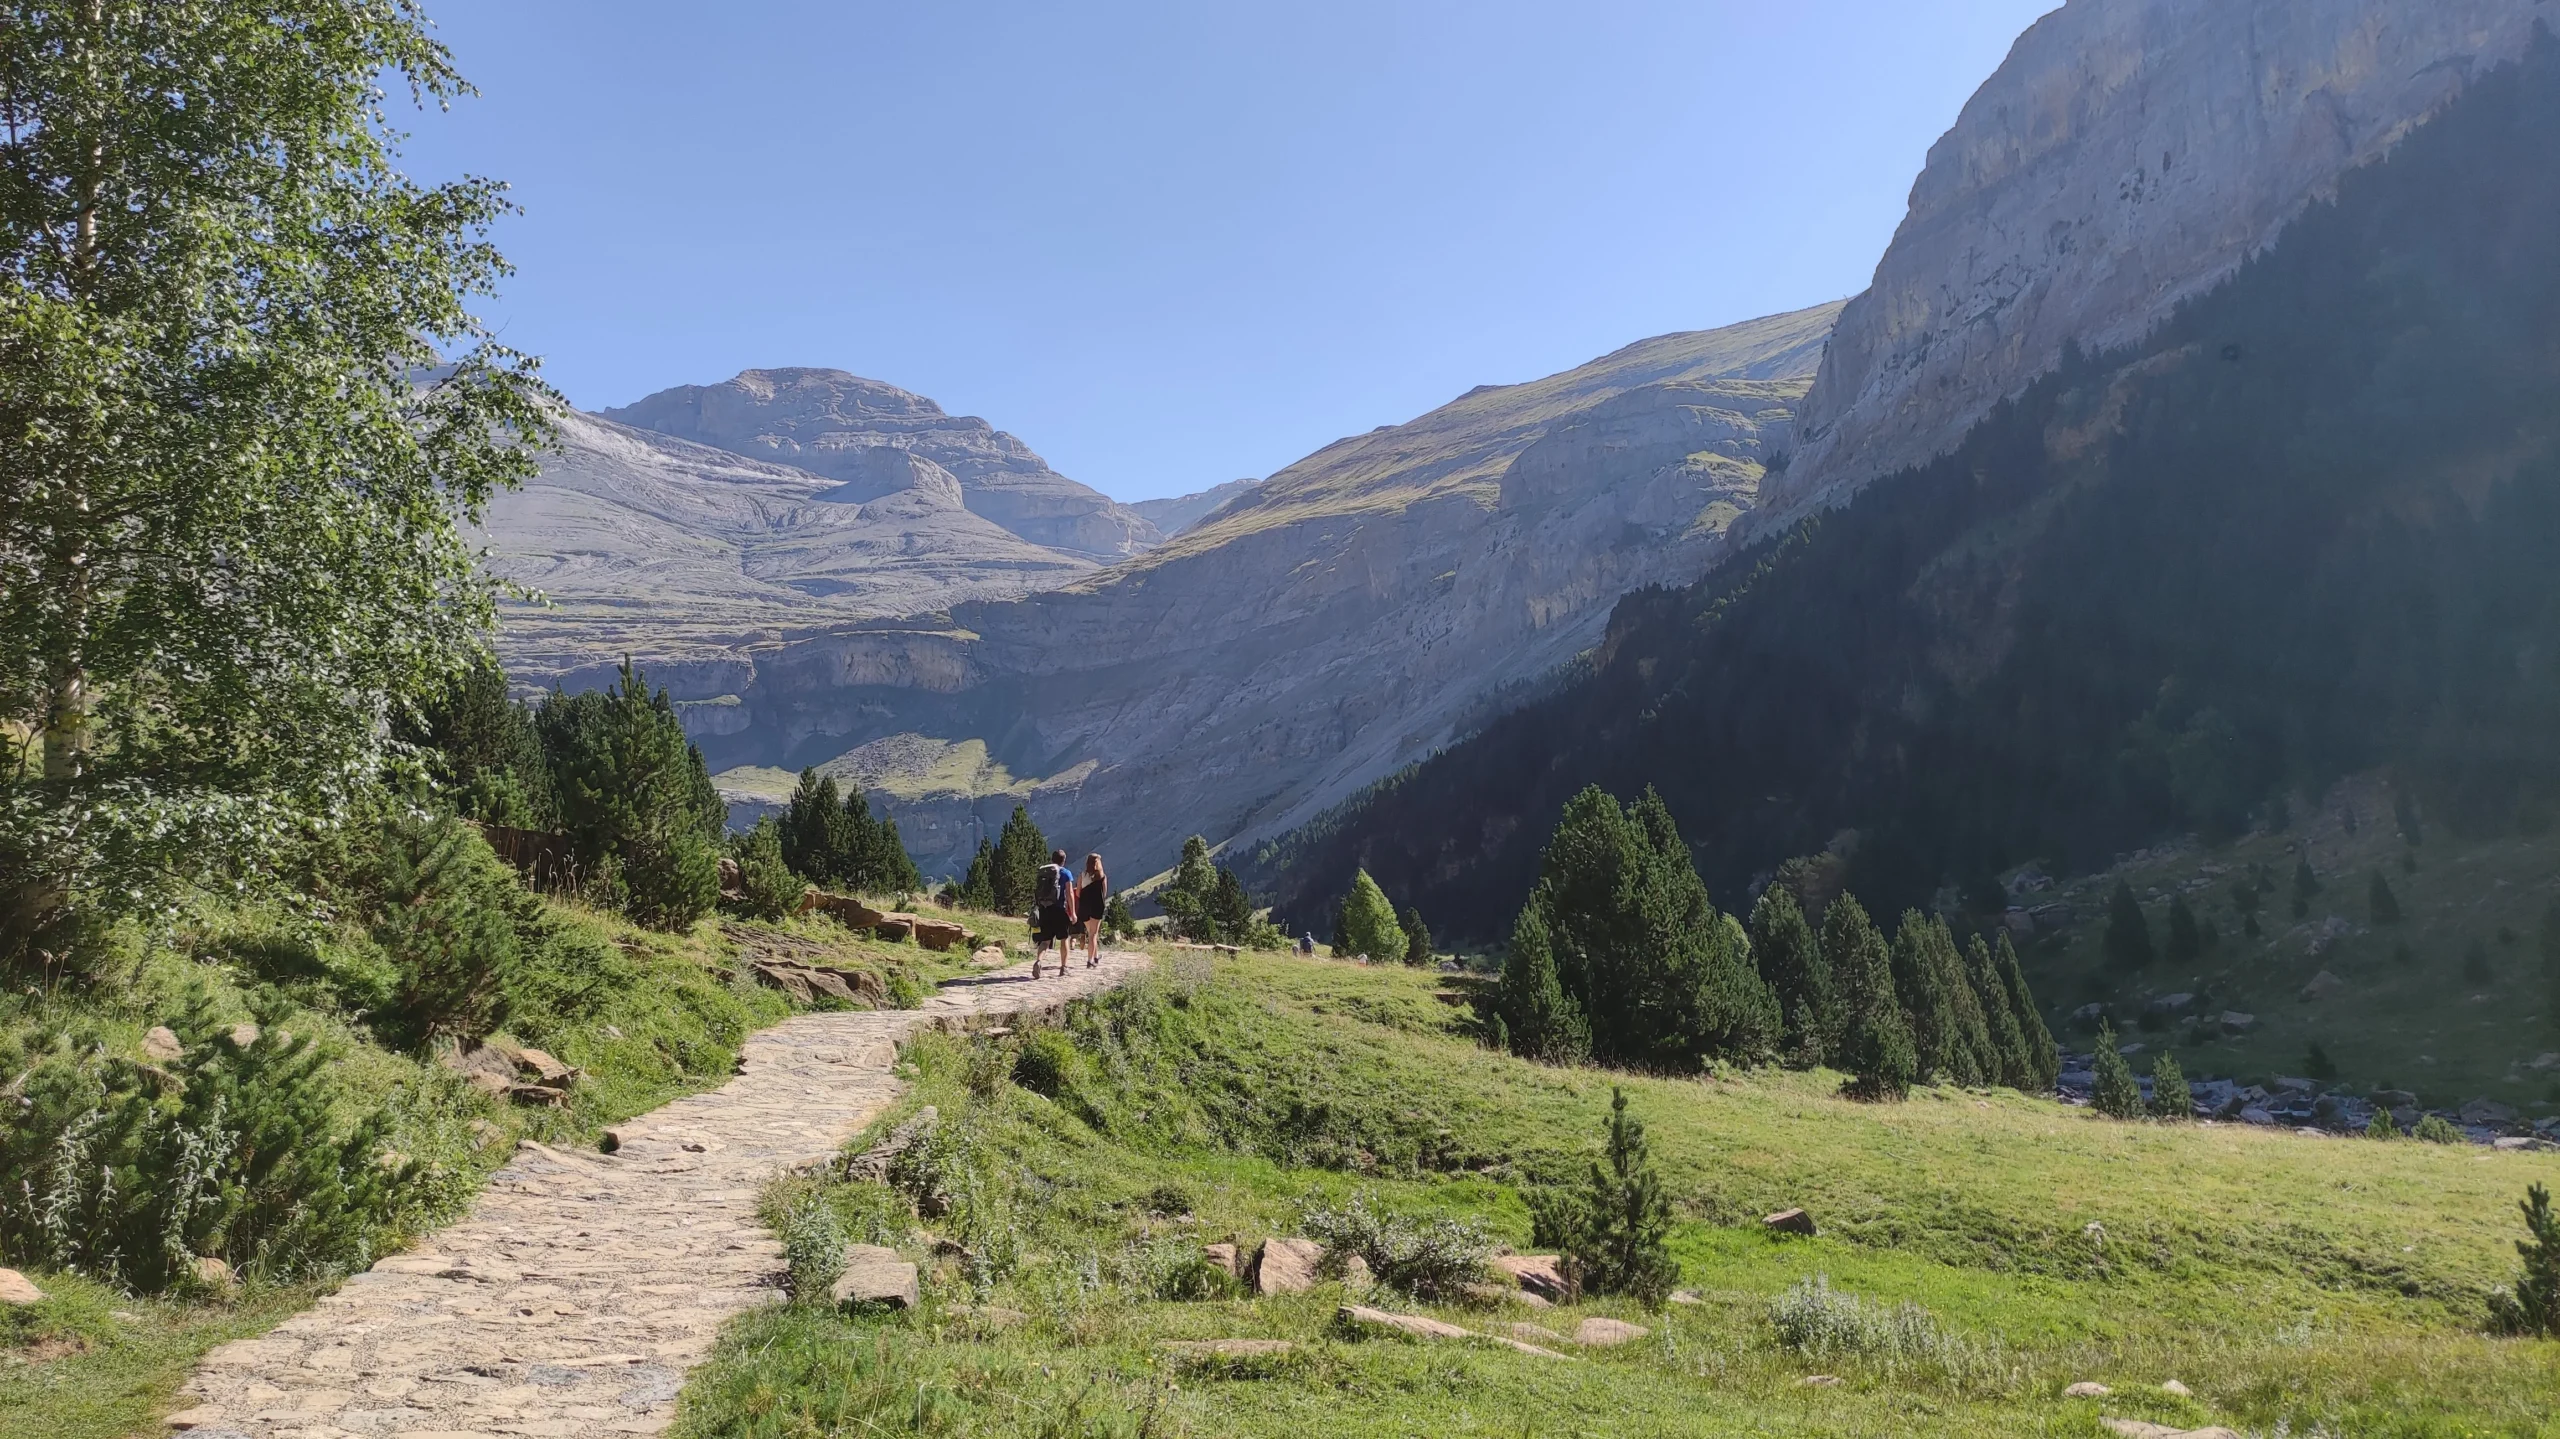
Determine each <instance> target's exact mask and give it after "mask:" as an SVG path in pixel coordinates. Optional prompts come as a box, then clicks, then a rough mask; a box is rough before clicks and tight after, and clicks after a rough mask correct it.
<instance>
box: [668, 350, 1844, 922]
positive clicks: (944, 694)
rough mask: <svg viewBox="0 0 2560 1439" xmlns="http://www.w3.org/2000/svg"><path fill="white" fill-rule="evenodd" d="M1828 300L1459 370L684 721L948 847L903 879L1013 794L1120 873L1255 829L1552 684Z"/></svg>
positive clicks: (1717, 510)
mask: <svg viewBox="0 0 2560 1439" xmlns="http://www.w3.org/2000/svg"><path fill="white" fill-rule="evenodd" d="M1836 311H1837V307H1836V306H1824V307H1820V308H1816V309H1813V310H1807V311H1802V312H1799V313H1796V314H1790V315H1783V316H1776V317H1772V318H1770V319H1766V320H1760V321H1754V322H1752V323H1750V324H1746V325H1738V326H1733V327H1730V328H1727V329H1723V330H1715V331H1707V332H1700V333H1690V334H1679V335H1667V336H1663V337H1660V338H1658V339H1653V340H1647V341H1644V342H1641V343H1639V344H1636V345H1631V346H1628V347H1627V348H1626V349H1624V350H1621V351H1618V352H1617V353H1615V354H1612V355H1608V356H1604V357H1602V358H1601V359H1598V360H1595V361H1593V362H1591V363H1590V364H1587V365H1584V366H1581V367H1578V368H1576V369H1573V370H1569V371H1566V372H1564V373H1562V374H1559V375H1554V376H1550V377H1548V378H1547V379H1544V380H1538V381H1534V382H1530V383H1527V384H1518V385H1505V386H1485V387H1481V388H1479V389H1477V390H1475V391H1472V392H1470V393H1468V394H1467V395H1464V396H1462V397H1460V398H1459V399H1458V400H1456V401H1454V402H1452V403H1450V404H1449V405H1446V406H1443V407H1442V408H1440V409H1438V410H1435V411H1433V412H1431V413H1430V414H1428V415H1425V416H1422V417H1421V418H1419V419H1417V420H1414V421H1412V422H1410V423H1407V424H1403V425H1396V426H1390V427H1383V428H1381V429H1379V430H1376V431H1372V432H1370V433H1369V434H1365V435H1360V436H1355V437H1352V438H1349V439H1345V440H1341V441H1338V442H1337V443H1335V444H1333V445H1330V446H1327V447H1326V448H1325V449H1323V450H1321V451H1318V452H1317V453H1316V454H1314V455H1311V456H1309V457H1307V458H1306V459H1304V460H1301V461H1299V462H1298V463H1297V464H1295V465H1292V466H1290V467H1288V468H1287V469H1285V470H1283V471H1281V472H1280V473H1278V474H1276V475H1274V476H1272V477H1271V478H1270V479H1269V480H1268V481H1266V482H1265V483H1263V484H1261V485H1259V486H1256V487H1254V488H1252V489H1251V490H1250V491H1248V492H1246V493H1243V494H1241V495H1238V496H1236V497H1234V498H1232V499H1230V500H1228V501H1226V502H1225V503H1224V504H1222V505H1221V506H1219V507H1218V508H1217V509H1216V510H1215V511H1214V513H1211V514H1209V515H1207V516H1205V517H1204V518H1203V519H1202V520H1201V522H1199V523H1198V524H1197V525H1196V526H1194V527H1193V528H1190V529H1187V530H1184V531H1183V532H1182V533H1180V534H1178V535H1177V536H1175V537H1174V538H1173V539H1172V540H1170V541H1168V542H1166V543H1164V544H1163V545H1160V546H1158V547H1156V548H1154V549H1152V550H1149V551H1147V552H1146V553H1144V554H1142V555H1139V556H1136V557H1134V558H1132V559H1129V560H1126V561H1124V562H1122V563H1120V564H1118V565H1115V566H1113V567H1111V568H1109V569H1106V570H1103V571H1099V572H1096V573H1093V574H1089V575H1086V576H1083V577H1080V578H1078V579H1076V580H1074V581H1072V582H1070V583H1068V584H1067V585H1065V586H1063V587H1061V588H1058V589H1055V590H1051V591H1047V592H1043V593H1039V594H1033V595H1028V596H1025V597H1023V598H1020V599H1016V600H1009V601H985V602H977V601H973V602H969V603H964V604H961V605H958V606H955V607H953V608H952V609H951V610H950V611H949V612H948V613H947V614H946V615H941V616H930V617H924V618H909V619H899V620H885V619H884V620H875V621H868V622H863V623H859V624H853V625H847V626H842V627H839V628H837V629H835V630H833V631H832V632H829V633H826V634H821V635H812V636H809V637H806V638H801V639H796V640H791V641H788V642H784V643H778V644H773V645H769V646H763V647H759V648H758V649H756V650H755V651H754V652H753V654H752V656H751V660H752V666H753V673H752V675H750V676H746V677H743V679H742V682H741V683H740V684H738V685H737V686H736V687H735V688H734V689H732V690H729V691H726V692H724V693H723V694H721V695H719V696H708V697H704V698H706V699H709V700H711V701H713V702H714V703H715V704H716V705H717V707H718V708H719V709H721V710H722V714H721V715H720V716H719V727H718V728H717V729H716V730H715V729H714V728H713V727H712V726H710V725H707V724H706V725H704V726H702V727H701V728H700V729H698V731H697V733H698V734H700V736H701V737H702V738H703V740H704V743H705V748H706V753H707V754H708V755H709V756H710V757H711V759H712V760H713V763H714V768H715V769H717V768H722V767H724V766H730V765H736V766H776V767H779V768H781V769H783V770H789V769H792V768H795V767H797V766H800V765H804V764H818V763H824V762H829V761H834V760H837V759H838V757H846V758H845V760H844V762H843V764H842V765H840V766H839V767H840V768H843V769H845V770H846V771H847V772H848V773H851V772H855V771H859V772H861V773H862V774H863V776H864V778H865V783H866V784H867V785H868V786H869V787H871V788H873V789H874V790H875V791H878V792H880V793H881V794H882V797H883V798H887V799H891V800H892V801H893V803H895V804H896V806H897V808H898V812H899V814H900V815H901V822H902V824H904V825H906V826H907V827H908V830H909V833H910V835H911V836H926V835H932V836H943V837H947V841H948V842H947V843H945V844H943V845H941V846H939V847H936V846H934V845H931V844H925V845H919V846H918V847H919V851H920V852H919V853H918V855H917V858H918V861H919V863H921V864H922V865H923V866H924V868H925V869H926V870H927V872H928V873H931V872H935V871H949V870H953V869H956V867H957V866H958V865H959V864H961V863H962V862H964V861H965V859H966V856H967V849H968V846H969V844H971V843H973V842H974V839H973V836H974V831H975V827H976V826H977V825H978V824H980V823H982V822H983V815H982V811H983V810H987V809H990V808H992V809H1005V808H1009V807H1010V804H1011V803H1012V802H1013V800H1014V799H1015V798H1016V797H1023V798H1027V799H1028V800H1029V801H1030V802H1031V803H1032V806H1033V811H1034V813H1035V815H1036V816H1037V817H1038V818H1039V820H1040V822H1041V824H1042V825H1043V826H1044V827H1045V828H1046V829H1047V830H1048V831H1049V833H1050V834H1051V835H1053V836H1055V837H1057V838H1058V839H1059V840H1060V842H1062V843H1064V844H1067V845H1069V846H1071V847H1072V846H1083V847H1086V848H1095V849H1101V850H1103V851H1104V852H1105V853H1106V854H1109V855H1111V856H1112V857H1113V861H1114V863H1116V864H1117V865H1118V866H1119V871H1118V872H1120V873H1123V874H1125V875H1127V876H1129V877H1131V878H1135V877H1137V876H1139V875H1143V874H1145V873H1147V872H1149V871H1151V870H1153V869H1156V868H1159V867H1162V866H1164V865H1167V864H1169V863H1170V862H1171V860H1172V859H1173V857H1174V855H1175V852H1176V850H1177V848H1178V847H1179V845H1180V843H1181V840H1182V839H1183V837H1184V836H1186V835H1189V834H1193V833H1199V834H1204V835H1207V836H1210V837H1211V838H1212V839H1213V840H1219V841H1227V842H1233V841H1236V840H1239V839H1242V840H1251V839H1253V838H1256V837H1262V836H1268V835H1272V834H1277V833H1280V832H1283V831H1285V830H1287V829H1289V828H1291V827H1293V826H1296V825H1299V824H1302V823H1304V822H1306V821H1307V820H1309V819H1312V818H1313V817H1315V816H1316V815H1318V814H1320V813H1322V812H1323V811H1324V810H1326V809H1327V808H1328V807H1330V806H1332V805H1335V804H1337V803H1338V802H1340V801H1341V800H1342V799H1344V798H1345V797H1346V796H1348V795H1350V794H1352V793H1354V792H1356V791H1358V790H1359V789H1360V788H1362V787H1363V786H1365V785H1367V784H1369V783H1371V782H1372V781H1374V780H1376V779H1378V778H1379V777H1381V776H1382V775H1385V774H1388V773H1390V772H1392V771H1393V770H1395V769H1396V768H1397V767H1399V766H1401V765H1404V764H1408V763H1411V762H1412V761H1414V760H1416V759H1419V758H1421V757H1423V756H1424V755H1427V754H1428V753H1430V752H1431V751H1432V750H1433V749H1435V748H1437V747H1440V746H1443V745H1446V744H1449V743H1451V742H1453V741H1455V740H1456V739H1458V738H1460V737H1462V736H1464V735H1465V734H1467V733H1469V732H1471V731H1472V730H1473V729H1474V728H1475V727H1477V726H1478V725H1480V724H1481V723H1482V722H1483V721H1484V720H1485V719H1486V718H1488V717H1490V716H1491V715H1492V714H1494V713H1496V712H1498V711H1499V710H1500V709H1501V708H1503V707H1505V706H1506V705H1507V704H1509V703H1511V702H1513V701H1515V700H1517V699H1518V698H1519V697H1521V696H1522V695H1523V694H1526V693H1529V692H1531V691H1533V690H1534V689H1535V687H1537V686H1539V685H1541V684H1544V683H1548V682H1550V677H1551V676H1553V675H1554V674H1555V673H1556V672H1557V670H1558V669H1559V667H1561V666H1563V665H1564V664H1565V663H1566V662H1567V661H1569V660H1571V659H1572V658H1573V657H1574V656H1575V655H1576V654H1578V653H1580V652H1581V651H1583V650H1585V649H1587V648H1588V647H1589V646H1590V645H1592V644H1593V643H1594V642H1595V641H1596V640H1597V639H1598V638H1599V637H1600V634H1601V631H1602V626H1603V624H1604V622H1605V620H1606V617H1607V615H1608V613H1609V608H1610V606H1611V605H1612V604H1613V603H1614V602H1615V601H1616V600H1617V598H1618V597H1619V596H1620V595H1622V594H1624V593H1626V592H1627V591H1628V590H1629V589H1632V588H1636V587H1639V586H1643V585H1647V584H1653V583H1658V582H1662V581H1667V580H1679V579H1685V578H1687V577H1688V576H1690V575H1692V574H1694V573H1695V571H1696V569H1697V567H1698V566H1700V565H1701V564H1702V563H1703V562H1704V559H1705V557H1706V556H1707V555H1708V554H1710V553H1711V552H1712V551H1713V550H1714V549H1715V547H1716V546H1717V545H1718V544H1719V542H1720V540H1721V537H1722V535H1723V534H1724V532H1725V531H1726V530H1727V529H1728V528H1729V527H1730V526H1731V525H1732V524H1733V523H1734V521H1735V520H1736V519H1737V518H1739V517H1740V516H1742V515H1744V514H1746V513H1748V512H1749V510H1750V509H1751V507H1752V506H1753V505H1754V504H1755V503H1757V496H1758V490H1759V486H1760V482H1761V479H1762V477H1763V474H1764V472H1765V464H1766V461H1767V460H1768V458H1769V457H1770V455H1772V454H1773V453H1775V452H1778V451H1781V450H1784V449H1785V448H1786V447H1787V446H1788V444H1789V435H1790V431H1791V428H1792V425H1793V413H1792V407H1793V405H1794V403H1795V402H1796V400H1797V399H1798V398H1799V397H1800V396H1801V394H1802V392H1803V388H1804V386H1805V384H1806V383H1807V381H1808V379H1809V378H1810V376H1811V374H1812V372H1813V368H1814V365H1815V362H1816V360H1817V358H1818V357H1819V355H1820V353H1821V349H1822V345H1823V342H1824V339H1825V337H1826V336H1827V334H1828V333H1829V329H1830V325H1831V321H1832V318H1833V316H1834V314H1835V313H1836ZM724 403H725V402H724ZM662 418H663V417H662ZM667 422H668V423H670V424H674V423H677V421H676V420H673V419H670V420H668V421H667ZM722 432H723V433H726V434H730V435H732V436H733V437H734V436H735V435H736V434H738V433H740V431H739V430H737V429H735V428H724V429H723V431H722ZM919 453H927V452H926V451H923V450H921V449H919ZM794 458H795V460H796V461H797V462H799V463H812V462H813V457H812V456H811V455H810V454H809V453H808V451H807V450H805V449H804V450H801V451H797V452H794ZM819 458H823V457H819ZM935 459H936V462H937V463H941V464H944V465H945V467H946V468H951V466H950V465H949V464H948V462H946V461H943V460H942V459H941V458H940V457H939V456H938V455H937V456H935ZM830 463H834V462H830ZM835 472H836V471H834V470H830V471H829V473H831V474H832V473H835ZM954 472H955V473H957V474H959V475H960V478H961V480H962V483H963V486H964V488H965V486H966V485H967V483H968V476H967V474H966V473H965V472H961V471H958V470H956V469H955V471H954ZM706 714H707V711H706ZM901 737H905V739H904V742H902V743H901V744H894V745H883V744H881V743H880V742H881V741H884V740H893V739H900V738H901ZM923 741H929V742H930V743H924V742H923ZM970 741H977V742H980V744H981V745H982V746H983V753H981V752H979V751H978V750H973V749H969V748H968V745H969V742H970ZM866 746H867V747H868V748H865V747H866ZM857 751H859V752H860V755H859V757H858V758H856V757H853V756H854V753H855V752H857ZM959 753H968V754H970V755H972V756H973V758H972V759H971V761H970V763H969V764H967V765H953V766H944V760H943V759H942V758H935V759H934V760H933V761H932V764H930V765H926V764H925V762H924V761H922V760H919V761H917V762H916V764H917V765H921V766H923V767H924V768H926V769H932V768H934V767H936V766H943V767H947V768H950V769H952V770H953V773H951V774H949V775H946V776H944V777H943V778H942V779H940V780H936V779H934V778H933V777H932V776H931V775H930V774H921V773H920V774H908V773H906V772H905V770H904V769H902V768H901V767H900V766H899V765H898V764H896V763H891V762H890V760H892V759H893V758H894V757H895V756H897V755H901V754H904V755H911V756H913V755H923V756H934V757H947V756H950V755H953V754H959ZM913 767H915V766H909V768H913ZM959 769H967V770H969V771H970V773H969V774H968V775H966V776H962V775H959V774H958V773H957V770H959ZM944 810H948V811H949V813H944V812H943V811H944Z"/></svg>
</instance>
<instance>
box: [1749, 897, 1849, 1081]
mask: <svg viewBox="0 0 2560 1439" xmlns="http://www.w3.org/2000/svg"><path fill="white" fill-rule="evenodd" d="M1751 958H1752V962H1753V964H1754V966H1755V967H1756V968H1757V969H1758V970H1759V973H1760V980H1761V982H1762V983H1764V984H1766V985H1768V986H1769V992H1770V995H1771V997H1772V998H1774V999H1775V1000H1776V1001H1777V1004H1778V1013H1779V1023H1780V1026H1781V1027H1780V1030H1779V1040H1778V1048H1779V1053H1780V1054H1782V1055H1784V1056H1785V1057H1786V1061H1787V1063H1789V1064H1791V1065H1794V1066H1797V1067H1799V1068H1805V1069H1810V1068H1813V1067H1814V1066H1816V1065H1818V1064H1821V1063H1822V1062H1823V1060H1824V1058H1825V1056H1826V1055H1828V1054H1829V1053H1830V1051H1831V1050H1832V1049H1833V1048H1834V1047H1836V1046H1837V1045H1838V1043H1839V1034H1840V1016H1839V1006H1838V1003H1837V1000H1836V998H1835V996H1834V995H1833V994H1832V986H1831V968H1830V966H1829V965H1827V964H1825V963H1823V959H1822V946H1821V944H1820V943H1819V942H1817V941H1816V940H1815V938H1814V934H1813V926H1811V925H1809V924H1807V923H1805V917H1804V910H1803V908H1802V907H1801V906H1800V905H1798V904H1797V903H1796V897H1795V895H1794V893H1793V892H1792V891H1790V890H1788V889H1787V888H1786V887H1785V886H1783V885H1778V884H1772V885H1770V886H1769V887H1768V888H1767V889H1764V890H1762V891H1761V892H1760V901H1759V903H1757V904H1755V905H1753V906H1752V907H1751Z"/></svg>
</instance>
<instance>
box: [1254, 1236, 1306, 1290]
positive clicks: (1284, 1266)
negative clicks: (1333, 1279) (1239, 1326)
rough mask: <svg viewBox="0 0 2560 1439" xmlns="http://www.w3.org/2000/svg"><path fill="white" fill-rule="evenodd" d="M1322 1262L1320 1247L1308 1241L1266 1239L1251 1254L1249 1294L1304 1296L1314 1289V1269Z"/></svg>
mask: <svg viewBox="0 0 2560 1439" xmlns="http://www.w3.org/2000/svg"><path fill="white" fill-rule="evenodd" d="M1323 1262H1324V1246H1323V1245H1321V1244H1318V1243H1316V1242H1315V1241H1314V1240H1312V1239H1266V1240H1264V1241H1262V1247H1261V1248H1260V1249H1258V1250H1256V1251H1254V1255H1253V1274H1252V1283H1253V1292H1254V1293H1255V1294H1256V1295H1259V1296H1264V1297H1268V1296H1270V1295H1273V1294H1304V1293H1306V1292H1307V1291H1308V1290H1310V1289H1313V1288H1315V1287H1316V1269H1317V1267H1318V1266H1319V1265H1321V1264H1323Z"/></svg>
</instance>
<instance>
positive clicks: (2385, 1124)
mask: <svg viewBox="0 0 2560 1439" xmlns="http://www.w3.org/2000/svg"><path fill="white" fill-rule="evenodd" d="M2364 1137H2365V1138H2367V1139H2398V1138H2399V1137H2400V1125H2399V1123H2398V1121H2396V1120H2394V1119H2393V1118H2392V1117H2391V1111H2390V1110H2388V1109H2380V1108H2377V1109H2375V1110H2374V1111H2373V1122H2372V1123H2370V1124H2368V1125H2366V1126H2365V1127H2364Z"/></svg>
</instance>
